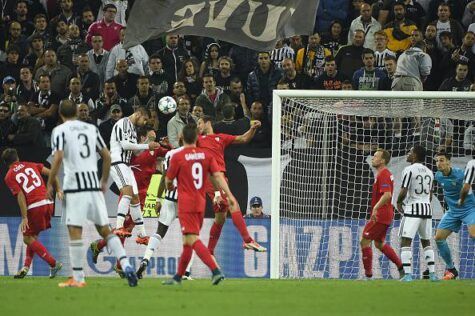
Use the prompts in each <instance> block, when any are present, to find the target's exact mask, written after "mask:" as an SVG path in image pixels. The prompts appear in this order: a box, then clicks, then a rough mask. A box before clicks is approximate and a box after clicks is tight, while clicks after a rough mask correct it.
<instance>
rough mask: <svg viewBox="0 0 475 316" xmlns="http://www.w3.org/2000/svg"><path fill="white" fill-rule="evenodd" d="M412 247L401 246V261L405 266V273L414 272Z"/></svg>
mask: <svg viewBox="0 0 475 316" xmlns="http://www.w3.org/2000/svg"><path fill="white" fill-rule="evenodd" d="M411 259H412V248H411V247H402V248H401V261H402V266H403V268H404V273H405V274H412V265H411Z"/></svg>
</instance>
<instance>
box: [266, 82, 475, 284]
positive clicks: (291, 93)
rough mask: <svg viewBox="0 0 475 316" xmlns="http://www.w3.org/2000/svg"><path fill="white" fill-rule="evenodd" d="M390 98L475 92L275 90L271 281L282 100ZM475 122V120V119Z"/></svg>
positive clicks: (275, 263) (275, 259) (276, 247)
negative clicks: (287, 98) (291, 98)
mask: <svg viewBox="0 0 475 316" xmlns="http://www.w3.org/2000/svg"><path fill="white" fill-rule="evenodd" d="M285 97H295V98H319V97H321V98H368V99H372V98H378V99H381V98H388V100H389V99H451V98H453V99H467V100H469V99H473V104H474V110H475V92H445V91H444V92H438V91H395V92H393V91H342V90H339V91H327V90H274V91H273V96H272V99H273V105H272V186H271V197H272V201H271V209H272V217H271V247H270V251H271V253H270V260H271V262H270V278H271V279H278V278H279V266H280V262H279V260H280V183H281V148H280V146H281V114H282V108H281V106H282V98H285ZM473 119H474V120H475V117H473Z"/></svg>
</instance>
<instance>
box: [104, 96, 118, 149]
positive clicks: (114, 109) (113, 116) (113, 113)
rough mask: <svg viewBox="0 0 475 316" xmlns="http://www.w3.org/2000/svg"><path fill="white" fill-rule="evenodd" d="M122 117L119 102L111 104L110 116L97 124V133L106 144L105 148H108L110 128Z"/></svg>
mask: <svg viewBox="0 0 475 316" xmlns="http://www.w3.org/2000/svg"><path fill="white" fill-rule="evenodd" d="M121 118H122V109H121V107H120V105H119V104H113V105H112V106H111V107H110V118H108V119H107V120H105V121H104V122H102V123H101V124H100V125H99V133H101V136H102V139H104V142H105V143H106V144H107V148H110V140H111V134H112V128H113V127H114V125H115V123H117V121H118V120H120V119H121Z"/></svg>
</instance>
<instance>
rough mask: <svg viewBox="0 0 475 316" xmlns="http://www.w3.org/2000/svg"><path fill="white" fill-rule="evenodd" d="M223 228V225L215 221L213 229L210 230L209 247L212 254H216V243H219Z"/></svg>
mask: <svg viewBox="0 0 475 316" xmlns="http://www.w3.org/2000/svg"><path fill="white" fill-rule="evenodd" d="M222 229H223V225H220V224H218V223H216V222H213V226H211V230H210V231H209V241H208V249H209V252H210V253H211V254H212V255H214V248H216V245H217V244H218V241H219V236H221V230H222Z"/></svg>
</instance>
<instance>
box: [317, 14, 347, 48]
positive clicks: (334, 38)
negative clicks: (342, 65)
mask: <svg viewBox="0 0 475 316" xmlns="http://www.w3.org/2000/svg"><path fill="white" fill-rule="evenodd" d="M343 35H344V34H343V24H342V23H341V22H340V21H337V20H335V21H332V22H331V24H330V29H329V31H328V32H327V33H323V35H322V43H323V47H325V48H326V49H328V50H329V51H330V53H331V54H332V56H336V53H337V52H338V50H339V49H340V47H342V46H343V45H346V43H347V38H346V37H345V36H343Z"/></svg>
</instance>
